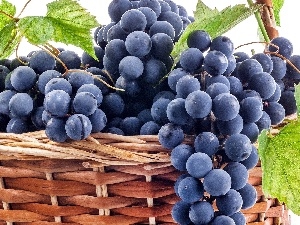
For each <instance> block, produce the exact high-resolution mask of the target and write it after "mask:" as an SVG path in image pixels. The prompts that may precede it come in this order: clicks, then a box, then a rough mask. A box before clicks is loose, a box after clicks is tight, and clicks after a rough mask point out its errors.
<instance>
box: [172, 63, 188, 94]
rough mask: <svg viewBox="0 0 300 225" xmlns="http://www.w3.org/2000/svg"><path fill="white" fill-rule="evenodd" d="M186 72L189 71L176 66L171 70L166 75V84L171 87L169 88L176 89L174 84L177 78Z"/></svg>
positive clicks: (186, 73)
mask: <svg viewBox="0 0 300 225" xmlns="http://www.w3.org/2000/svg"><path fill="white" fill-rule="evenodd" d="M188 74H189V73H188V72H186V71H185V70H184V69H182V68H176V69H174V70H172V71H171V72H170V73H169V76H168V85H169V87H170V88H171V90H173V91H176V84H177V82H178V80H179V79H180V78H182V77H183V76H185V75H188Z"/></svg>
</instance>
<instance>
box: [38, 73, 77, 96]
mask: <svg viewBox="0 0 300 225" xmlns="http://www.w3.org/2000/svg"><path fill="white" fill-rule="evenodd" d="M53 90H63V91H65V92H67V93H68V94H69V95H71V94H72V85H71V84H70V83H69V82H68V81H67V80H66V79H65V78H61V77H54V78H52V79H51V80H49V81H48V83H47V84H46V86H45V89H44V92H45V94H48V93H49V92H50V91H53Z"/></svg>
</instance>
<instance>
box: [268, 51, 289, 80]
mask: <svg viewBox="0 0 300 225" xmlns="http://www.w3.org/2000/svg"><path fill="white" fill-rule="evenodd" d="M271 60H272V62H273V70H272V72H271V73H270V74H271V76H272V77H273V78H274V79H275V80H276V81H278V80H280V79H282V78H283V77H284V76H285V74H286V70H287V68H286V63H285V61H284V60H283V59H281V58H279V57H277V56H272V57H271Z"/></svg>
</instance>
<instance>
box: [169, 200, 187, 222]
mask: <svg viewBox="0 0 300 225" xmlns="http://www.w3.org/2000/svg"><path fill="white" fill-rule="evenodd" d="M190 207H191V204H190V203H187V202H184V201H178V202H176V203H175V204H174V206H173V208H172V211H171V215H172V218H173V220H175V221H176V223H179V224H181V225H189V224H190V223H191V220H190V218H189V211H190Z"/></svg>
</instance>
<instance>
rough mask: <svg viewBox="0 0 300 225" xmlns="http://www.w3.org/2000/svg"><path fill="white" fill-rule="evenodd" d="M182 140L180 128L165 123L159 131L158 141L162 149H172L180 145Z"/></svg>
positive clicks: (182, 135) (182, 134)
mask: <svg viewBox="0 0 300 225" xmlns="http://www.w3.org/2000/svg"><path fill="white" fill-rule="evenodd" d="M183 139H184V133H183V130H182V129H181V127H180V126H177V125H175V124H172V123H167V124H165V125H163V126H162V127H161V128H160V129H159V132H158V140H159V143H160V144H161V145H162V146H163V147H164V148H167V149H173V148H175V147H176V146H177V145H179V144H181V143H182V141H183Z"/></svg>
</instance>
